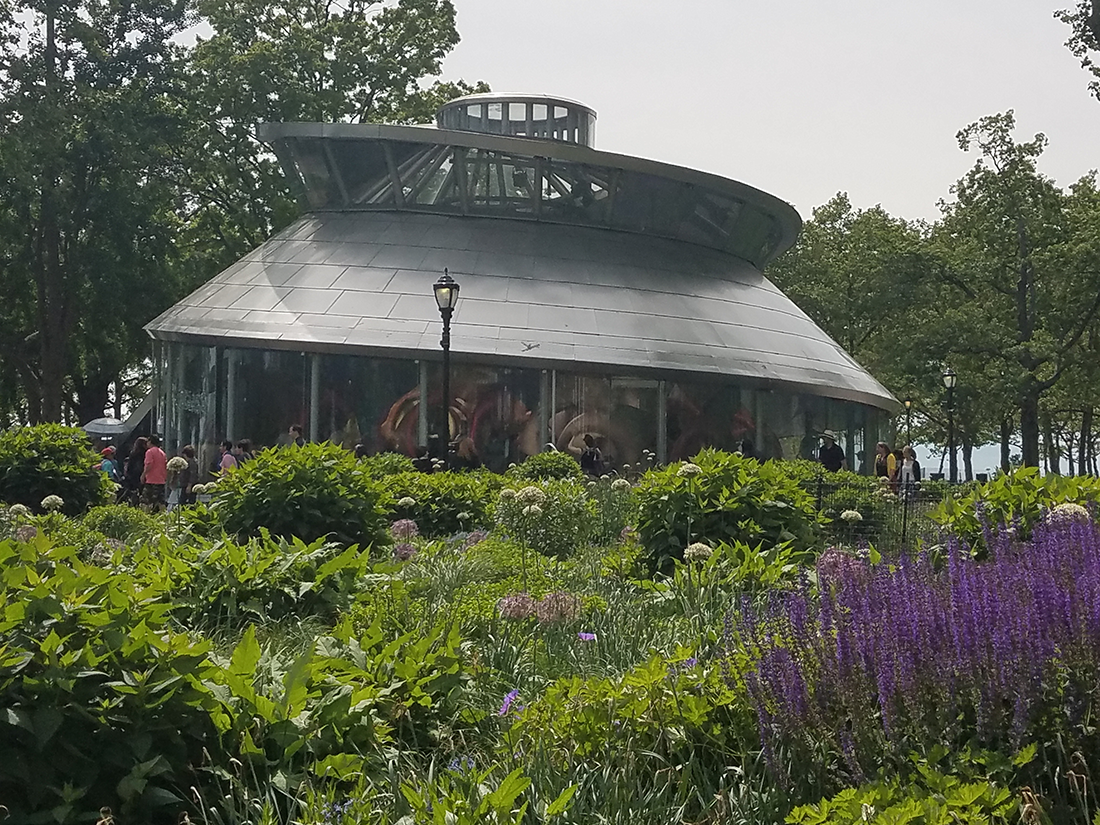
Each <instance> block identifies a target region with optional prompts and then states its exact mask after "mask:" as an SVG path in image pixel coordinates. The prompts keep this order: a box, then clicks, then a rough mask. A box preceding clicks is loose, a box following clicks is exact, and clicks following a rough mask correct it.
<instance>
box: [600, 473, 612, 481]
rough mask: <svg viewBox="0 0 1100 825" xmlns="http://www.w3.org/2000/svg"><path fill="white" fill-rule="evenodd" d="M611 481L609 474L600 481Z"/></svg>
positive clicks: (605, 474)
mask: <svg viewBox="0 0 1100 825" xmlns="http://www.w3.org/2000/svg"><path fill="white" fill-rule="evenodd" d="M610 480H611V476H609V475H608V474H607V473H604V474H603V475H602V476H600V481H610Z"/></svg>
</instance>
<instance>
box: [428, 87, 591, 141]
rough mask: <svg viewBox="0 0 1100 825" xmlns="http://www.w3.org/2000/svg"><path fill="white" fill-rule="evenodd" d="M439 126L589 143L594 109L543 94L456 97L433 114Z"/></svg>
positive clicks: (493, 133)
mask: <svg viewBox="0 0 1100 825" xmlns="http://www.w3.org/2000/svg"><path fill="white" fill-rule="evenodd" d="M435 121H436V124H437V125H438V126H439V128H440V129H457V130H459V131H463V132H485V133H487V134H491V135H512V136H514V137H529V138H538V139H540V140H557V141H562V142H564V143H577V144H580V145H581V146H592V145H593V144H594V143H595V138H596V112H595V111H594V110H592V109H590V108H588V107H587V106H585V105H584V104H583V103H578V102H577V101H575V100H566V99H565V98H560V97H548V96H546V95H520V94H495V93H494V94H480V95H467V96H466V97H459V98H456V99H454V100H452V101H450V102H448V103H444V104H443V105H442V106H440V107H439V111H438V112H436V114H435Z"/></svg>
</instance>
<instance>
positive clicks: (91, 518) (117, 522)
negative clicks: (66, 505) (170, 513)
mask: <svg viewBox="0 0 1100 825" xmlns="http://www.w3.org/2000/svg"><path fill="white" fill-rule="evenodd" d="M80 522H81V524H83V525H84V526H85V527H86V528H88V529H89V530H95V531H96V532H98V533H102V534H103V535H104V536H106V537H107V538H109V539H114V540H115V541H121V542H122V543H124V544H135V543H137V542H141V541H144V540H146V539H148V538H150V537H152V536H153V535H154V534H155V533H156V532H157V529H158V528H159V526H160V525H159V523H158V522H157V519H156V518H154V517H153V516H151V515H150V514H149V513H147V512H145V511H144V510H141V509H139V508H137V507H130V506H128V505H125V504H107V505H104V506H102V507H93V508H92V509H91V510H89V511H88V512H87V513H85V514H84V517H83V518H82V519H81V520H80Z"/></svg>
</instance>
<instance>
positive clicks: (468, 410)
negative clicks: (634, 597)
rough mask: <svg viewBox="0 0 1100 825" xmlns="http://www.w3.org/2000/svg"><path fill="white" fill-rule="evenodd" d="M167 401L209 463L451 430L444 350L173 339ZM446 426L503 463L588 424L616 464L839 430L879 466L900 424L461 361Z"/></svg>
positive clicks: (623, 379) (769, 393) (791, 396)
mask: <svg viewBox="0 0 1100 825" xmlns="http://www.w3.org/2000/svg"><path fill="white" fill-rule="evenodd" d="M160 369H161V372H162V374H163V376H164V382H165V384H166V391H165V392H164V393H163V394H162V399H163V401H162V408H161V410H160V411H159V416H160V421H161V422H162V426H163V430H164V434H165V436H166V441H167V444H168V446H169V449H170V450H172V451H173V452H175V451H178V450H179V449H180V448H181V447H182V446H183V445H184V444H193V445H194V446H195V448H196V450H197V451H198V453H199V460H200V463H201V464H202V466H204V467H208V466H212V465H213V464H214V463H215V461H216V457H217V444H218V443H219V442H220V441H221V440H222V439H224V438H229V439H231V440H233V441H236V440H239V439H242V438H248V439H250V440H251V441H252V442H253V444H254V445H255V446H256V447H258V448H259V447H267V446H272V445H277V444H286V443H288V441H289V440H290V437H289V435H288V429H289V427H290V426H291V425H292V424H300V425H302V426H303V428H304V431H305V433H306V435H307V437H310V438H314V439H316V440H323V441H332V442H333V443H336V444H340V445H341V446H343V447H345V448H347V449H352V448H354V447H355V445H356V444H363V445H365V446H366V448H367V451H368V452H369V453H371V454H374V453H378V452H385V451H392V452H400V453H403V454H406V455H416V453H417V450H418V448H420V447H423V446H425V445H426V444H427V436H428V435H429V434H430V433H442V432H444V426H443V407H444V405H443V394H442V365H441V364H440V363H439V362H438V361H432V362H426V361H425V362H422V361H415V360H412V359H396V358H377V357H364V356H354V355H322V354H306V353H300V352H279V351H272V350H262V349H240V348H238V349H229V348H220V347H219V348H214V347H200V346H190V345H180V344H170V345H166V346H165V347H164V354H163V357H162V359H161V368H160ZM450 394H451V397H450V399H449V403H448V404H447V424H446V432H447V436H448V439H449V441H450V443H451V444H453V445H459V444H461V445H462V449H463V453H464V456H465V458H466V459H467V463H469V464H472V465H477V466H485V467H488V468H490V469H492V470H496V471H503V470H504V469H506V468H507V467H508V465H509V464H511V463H518V462H520V461H522V460H523V459H524V458H526V457H527V456H529V455H532V454H534V453H536V452H539V451H540V450H543V449H546V448H547V445H548V444H549V445H553V446H554V448H556V449H558V450H561V451H563V452H568V453H570V454H572V455H575V456H580V454H581V452H582V451H583V449H584V437H585V436H586V435H590V436H592V437H593V438H594V439H595V441H596V443H597V444H598V445H599V447H600V450H601V452H602V453H603V456H604V459H605V462H606V464H607V466H608V467H610V468H618V467H621V466H622V465H624V464H631V465H634V464H638V463H639V462H640V461H641V458H642V454H643V452H644V451H646V450H649V451H651V452H653V453H654V454H655V455H656V456H657V457H658V459H659V460H663V461H680V460H683V459H686V458H689V457H690V456H692V455H694V454H695V453H697V452H698V451H699V450H700V449H702V448H703V447H707V446H713V447H718V448H719V449H723V450H737V449H745V450H751V452H752V454H754V455H755V456H756V457H758V458H760V459H769V458H781V459H795V458H807V459H812V458H814V456H815V453H816V449H817V446H818V444H819V440H820V435H821V433H823V432H824V431H826V430H831V431H832V432H834V433H835V434H836V436H837V442H838V443H839V444H840V446H841V447H842V448H843V449H844V452H845V454H846V456H847V457H848V467H849V469H851V470H854V471H856V472H861V473H868V472H870V471H871V469H872V466H871V462H872V461H873V456H872V455H871V453H873V452H874V450H873V445H874V443H875V442H876V441H877V440H879V439H880V438H882V437H883V435H884V434H886V433H888V432H889V431H890V419H889V417H888V416H887V415H886V414H885V413H884V412H881V411H878V410H874V409H872V408H869V407H865V406H863V405H860V404H854V403H849V402H844V401H838V400H836V399H830V398H823V397H820V396H813V395H806V394H800V393H792V392H786V391H782V390H769V389H764V388H758V387H747V386H739V385H737V384H732V383H720V382H714V381H686V380H672V379H670V380H658V379H652V378H641V377H635V376H627V375H620V376H603V375H592V374H585V373H583V372H579V371H566V370H538V369H527V368H509V367H497V366H482V365H475V364H468V363H459V364H452V367H451V393H450Z"/></svg>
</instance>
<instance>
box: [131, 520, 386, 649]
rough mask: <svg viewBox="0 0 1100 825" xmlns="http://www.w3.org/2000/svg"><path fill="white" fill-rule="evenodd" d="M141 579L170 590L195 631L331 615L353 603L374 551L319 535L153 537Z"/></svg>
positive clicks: (137, 561) (139, 564)
mask: <svg viewBox="0 0 1100 825" xmlns="http://www.w3.org/2000/svg"><path fill="white" fill-rule="evenodd" d="M132 564H133V565H134V574H135V576H136V577H137V579H138V580H139V581H143V582H148V583H149V584H151V585H159V586H163V587H167V588H170V589H171V591H172V594H173V596H172V614H173V615H174V616H175V617H176V618H177V619H178V620H179V621H181V622H183V624H184V625H185V626H187V627H190V628H199V627H204V628H212V627H219V626H228V627H239V626H241V625H243V624H246V623H252V622H255V623H262V622H268V623H270V622H280V621H283V620H284V619H287V618H291V617H293V618H295V619H299V620H300V619H302V618H305V617H307V616H313V617H317V618H321V619H325V620H331V619H333V618H335V617H336V615H337V614H338V613H339V612H340V611H342V610H343V609H345V608H347V607H348V606H349V605H350V604H351V601H352V599H353V596H354V593H355V592H356V589H357V584H358V581H359V579H360V577H361V576H362V575H363V574H364V573H365V572H366V571H367V570H369V567H370V559H369V555H368V552H367V551H363V550H360V549H359V548H358V547H357V546H351V547H346V548H345V547H343V546H342V545H340V544H336V543H335V542H326V541H325V540H324V539H316V540H315V541H313V542H311V543H309V544H306V543H305V542H303V541H302V540H301V539H299V538H291V539H282V538H273V537H271V536H270V535H269V534H268V533H267V532H266V530H261V536H260V537H259V538H255V539H250V540H248V541H246V542H243V543H237V542H235V541H233V540H231V539H228V538H223V539H220V540H216V541H208V540H203V539H199V538H194V539H193V540H192V541H191V542H190V543H187V544H183V545H178V544H176V543H174V542H171V541H169V540H167V539H162V540H161V541H158V542H148V543H146V544H145V545H143V546H142V547H141V548H140V549H138V550H137V551H135V552H134V554H133V557H132Z"/></svg>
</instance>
